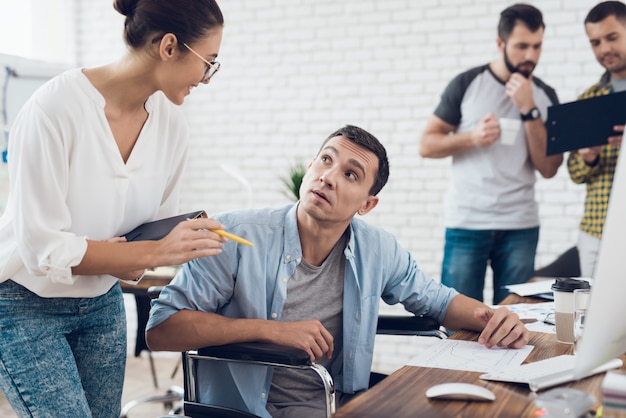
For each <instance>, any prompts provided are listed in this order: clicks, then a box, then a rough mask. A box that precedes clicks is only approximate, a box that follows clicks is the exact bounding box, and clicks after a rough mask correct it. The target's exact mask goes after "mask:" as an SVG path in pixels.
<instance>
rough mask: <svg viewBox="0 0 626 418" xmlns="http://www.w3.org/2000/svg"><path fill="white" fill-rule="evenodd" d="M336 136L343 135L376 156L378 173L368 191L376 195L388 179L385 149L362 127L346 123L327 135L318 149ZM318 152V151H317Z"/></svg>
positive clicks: (387, 161)
mask: <svg viewBox="0 0 626 418" xmlns="http://www.w3.org/2000/svg"><path fill="white" fill-rule="evenodd" d="M336 136H343V137H344V138H346V139H348V140H349V141H351V142H353V143H355V144H357V145H358V146H360V147H363V148H365V149H367V150H369V151H371V152H373V153H374V154H375V155H376V157H378V173H377V174H376V178H375V179H374V184H373V185H372V187H371V188H370V191H369V193H370V194H371V195H373V196H376V195H377V194H378V192H380V191H381V190H382V188H383V187H384V186H385V184H387V179H389V160H388V159H387V150H385V147H384V146H383V144H381V143H380V141H379V140H378V139H376V137H375V136H374V135H372V134H370V133H369V132H367V131H366V130H364V129H361V128H359V127H357V126H353V125H346V126H344V127H343V128H340V129H337V130H336V131H335V132H333V133H332V134H330V135H328V138H326V140H325V141H324V143H323V144H322V146H321V147H320V151H321V150H322V149H323V148H324V146H325V145H326V143H327V142H328V141H330V140H331V139H332V138H334V137H336ZM318 154H319V152H318Z"/></svg>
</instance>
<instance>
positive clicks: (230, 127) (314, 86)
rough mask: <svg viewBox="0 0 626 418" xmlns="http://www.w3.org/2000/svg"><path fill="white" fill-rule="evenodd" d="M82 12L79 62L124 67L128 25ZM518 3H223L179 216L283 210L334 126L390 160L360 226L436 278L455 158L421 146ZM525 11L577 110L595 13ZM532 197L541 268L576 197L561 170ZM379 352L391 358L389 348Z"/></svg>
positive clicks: (96, 3) (562, 242) (89, 0)
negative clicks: (370, 140)
mask: <svg viewBox="0 0 626 418" xmlns="http://www.w3.org/2000/svg"><path fill="white" fill-rule="evenodd" d="M218 1H219V0H218ZM76 3H77V8H78V17H79V18H78V31H79V35H78V36H77V39H78V40H79V42H80V44H79V45H78V53H79V57H80V62H81V65H85V66H90V65H96V64H100V63H104V62H107V61H109V60H112V59H115V58H116V57H117V56H119V54H120V53H122V52H123V51H124V46H123V43H122V40H121V31H122V18H121V16H120V15H118V14H117V13H116V12H115V11H114V10H113V9H112V7H111V2H110V1H101V0H81V1H77V2H76ZM512 3H513V2H511V1H505V2H496V1H489V0H421V1H410V0H384V1H383V0H254V1H252V0H246V1H244V0H221V1H220V5H221V7H222V9H223V12H224V15H225V19H226V27H225V30H224V40H223V44H222V48H221V51H220V57H219V60H220V61H221V63H222V70H221V71H220V73H219V74H218V75H217V76H216V77H215V79H214V81H212V82H211V84H210V86H208V87H206V86H205V87H201V88H199V89H197V90H195V91H194V92H193V93H192V95H191V96H190V97H189V98H188V99H187V101H186V103H185V105H184V108H185V110H186V113H187V115H188V118H189V122H190V126H191V134H192V139H193V144H192V155H191V160H190V162H189V166H188V170H187V174H186V176H187V182H186V188H185V190H184V194H183V198H182V210H186V209H189V210H192V209H197V208H204V209H206V210H207V211H208V212H210V213H214V212H217V211H221V210H226V209H232V208H236V207H240V206H246V205H248V204H251V205H252V206H267V205H272V206H273V205H281V204H283V203H287V202H288V200H287V198H286V197H285V196H284V195H283V193H282V185H281V181H280V177H282V176H284V175H285V174H286V173H287V171H288V167H289V166H290V165H291V164H292V163H293V162H294V161H297V160H303V161H308V160H309V159H310V158H311V157H313V155H314V153H315V152H316V151H317V148H318V146H319V145H320V143H321V141H322V139H323V138H325V137H326V136H327V135H328V134H329V133H330V132H332V131H333V130H335V129H336V128H337V127H339V126H341V125H344V124H347V123H350V124H355V125H359V126H361V127H363V128H365V129H368V130H370V131H371V132H372V133H373V134H375V135H376V136H377V137H378V138H379V139H381V140H382V141H383V143H384V144H385V145H386V147H387V149H388V152H389V156H390V161H391V177H390V181H389V184H388V185H387V186H386V188H385V189H384V190H383V192H382V193H381V203H380V205H379V206H378V208H376V210H374V211H373V213H371V214H368V215H367V216H366V218H365V219H367V220H369V221H370V222H372V223H375V224H378V225H381V226H383V227H384V228H386V229H388V230H390V231H392V232H393V233H395V234H396V235H397V236H398V238H399V240H400V242H401V243H402V244H403V245H404V246H406V247H407V248H408V249H410V250H411V251H412V252H413V254H414V255H415V257H416V258H417V260H418V261H419V263H420V265H421V267H422V268H423V269H424V270H425V271H427V272H428V273H429V274H431V275H432V276H434V277H436V278H438V276H439V272H440V263H441V259H442V255H443V234H444V226H443V224H442V215H441V211H442V200H443V192H444V190H445V188H446V184H447V177H448V169H449V166H450V160H449V159H443V160H426V159H422V158H421V157H420V156H419V154H418V138H419V136H420V134H421V131H422V129H423V127H424V123H425V121H426V119H427V117H428V116H429V115H430V114H431V113H432V110H433V109H434V106H435V105H436V104H437V102H438V98H439V94H440V93H441V92H442V90H443V88H444V87H445V85H446V84H447V82H448V81H449V80H450V79H451V78H452V77H453V76H454V75H455V74H457V73H458V72H460V71H462V70H465V69H467V68H469V67H470V66H475V65H480V64H483V63H486V62H488V61H490V60H492V59H493V58H494V57H495V56H496V55H497V49H496V41H495V38H496V25H497V21H498V18H499V12H500V11H501V10H502V9H504V8H505V7H506V6H508V5H510V4H512ZM530 3H532V4H535V5H536V6H538V7H539V8H541V9H542V11H543V13H544V19H545V22H546V24H547V28H546V33H545V38H544V51H543V55H542V57H541V60H540V62H539V66H538V68H537V71H536V75H537V76H539V77H540V78H542V79H543V80H544V81H546V82H547V83H548V84H550V85H552V86H553V87H554V88H555V89H556V90H557V93H558V94H559V97H560V99H561V101H562V102H564V101H570V100H573V99H575V98H576V96H577V94H579V93H580V92H581V91H582V90H583V89H584V88H586V87H587V86H589V85H590V84H592V83H593V82H595V81H596V80H597V79H598V77H599V76H600V74H601V72H602V69H601V67H600V66H599V65H598V64H597V63H596V62H595V59H594V57H593V54H592V52H591V49H590V47H589V45H588V41H587V39H586V36H585V33H584V29H583V19H584V16H585V15H586V13H587V12H588V10H589V9H590V8H591V7H592V6H593V5H595V4H596V3H597V2H596V1H595V0H594V1H591V0H568V1H567V2H565V1H562V0H543V1H531V2H530ZM222 163H228V164H231V165H236V166H237V167H238V168H239V169H240V171H241V173H242V174H243V175H244V176H245V177H246V178H247V180H248V181H249V183H250V185H251V189H252V199H251V200H250V201H249V194H248V192H247V191H246V189H245V187H243V186H241V185H240V183H238V182H237V181H236V180H234V179H232V178H231V177H230V176H229V175H228V174H226V173H225V172H224V171H223V170H222V169H220V164H222ZM537 198H538V200H539V202H540V215H541V223H542V228H541V236H540V242H539V248H538V254H537V264H538V265H543V264H546V263H547V262H549V261H551V260H552V259H553V258H554V257H555V256H556V255H558V254H559V253H560V252H562V251H564V250H565V249H567V248H568V247H570V246H571V245H572V244H574V243H575V240H576V237H577V226H578V222H579V219H580V216H581V214H582V201H583V198H584V188H583V187H582V186H577V185H574V184H573V183H572V182H571V181H570V180H569V177H568V175H567V170H566V168H565V166H562V167H561V169H560V170H559V173H558V175H557V176H556V178H553V179H551V180H543V179H539V180H538V182H537ZM249 202H250V203H249ZM383 348H384V350H385V352H387V350H394V351H396V352H397V350H395V349H394V348H393V344H392V343H390V344H389V345H386V344H385V345H384V347H383ZM387 357H389V356H387ZM383 360H384V359H383ZM383 368H384V367H383Z"/></svg>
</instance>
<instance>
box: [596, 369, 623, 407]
mask: <svg viewBox="0 0 626 418" xmlns="http://www.w3.org/2000/svg"><path fill="white" fill-rule="evenodd" d="M601 389H602V408H603V414H604V416H620V417H621V416H626V374H624V373H619V372H608V373H607V374H606V376H605V377H604V380H603V381H602V387H601Z"/></svg>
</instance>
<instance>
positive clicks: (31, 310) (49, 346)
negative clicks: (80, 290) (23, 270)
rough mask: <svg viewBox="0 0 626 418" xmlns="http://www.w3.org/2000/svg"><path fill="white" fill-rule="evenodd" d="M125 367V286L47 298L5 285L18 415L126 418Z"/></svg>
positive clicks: (7, 378)
mask: <svg viewBox="0 0 626 418" xmlns="http://www.w3.org/2000/svg"><path fill="white" fill-rule="evenodd" d="M125 367H126V314H125V311H124V301H123V297H122V291H121V288H120V286H119V284H116V285H115V286H113V288H111V290H110V291H109V292H108V293H107V294H105V295H102V296H99V297H95V298H42V297H39V296H37V295H36V294H34V293H32V292H30V291H29V290H27V289H26V288H24V287H23V286H20V285H18V284H17V283H15V282H13V281H11V280H8V281H6V282H4V283H0V388H1V389H2V391H3V392H4V394H5V396H6V398H7V399H8V400H9V402H10V404H11V406H12V407H13V409H14V410H15V412H16V413H17V415H18V416H20V417H50V418H59V417H77V418H78V417H80V418H89V417H94V418H105V417H106V418H118V417H119V414H120V410H121V397H122V387H123V384H124V371H125Z"/></svg>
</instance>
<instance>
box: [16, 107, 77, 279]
mask: <svg viewBox="0 0 626 418" xmlns="http://www.w3.org/2000/svg"><path fill="white" fill-rule="evenodd" d="M68 147H69V145H68V144H66V143H64V142H63V140H62V138H61V135H60V134H59V130H57V129H55V127H54V124H53V123H52V122H51V120H50V119H49V118H48V117H47V115H46V114H45V113H44V112H43V110H42V109H41V108H40V107H39V106H38V104H37V102H36V101H35V100H30V101H29V102H27V103H26V105H25V106H24V108H23V109H22V110H21V112H20V113H19V114H18V117H17V118H16V120H15V122H14V124H13V127H12V130H11V136H10V138H9V148H8V152H9V166H10V172H11V176H10V179H9V187H10V193H11V194H13V197H12V199H9V201H10V203H9V204H10V205H12V207H11V210H12V213H13V214H14V232H15V236H16V238H17V241H18V244H17V248H18V252H19V254H20V256H21V258H22V261H23V263H24V265H25V267H26V269H27V270H28V272H29V273H30V274H33V275H44V276H46V277H47V278H48V279H50V280H51V281H52V282H54V283H65V284H72V283H73V282H74V280H75V279H74V278H73V277H72V270H71V269H72V267H73V266H76V265H78V264H79V263H80V261H81V260H82V258H83V256H84V254H85V252H86V250H87V240H86V237H79V236H76V235H75V234H73V233H71V232H69V231H70V228H71V222H72V218H71V214H70V211H69V208H68V206H67V204H66V200H65V198H66V195H67V186H68V182H70V181H71V179H70V178H68V172H69V167H68V156H67V153H68V152H69V151H68V149H67V148H68Z"/></svg>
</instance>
